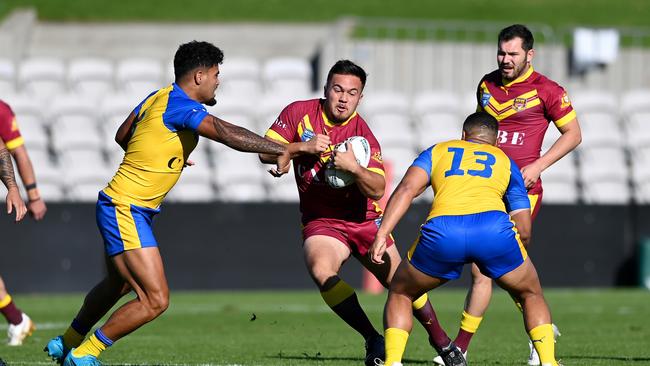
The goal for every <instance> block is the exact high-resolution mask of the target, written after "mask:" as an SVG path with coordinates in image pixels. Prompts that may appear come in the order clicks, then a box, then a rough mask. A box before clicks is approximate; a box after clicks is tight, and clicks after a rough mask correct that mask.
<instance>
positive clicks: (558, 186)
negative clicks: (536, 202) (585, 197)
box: [543, 179, 580, 204]
mask: <svg viewBox="0 0 650 366" xmlns="http://www.w3.org/2000/svg"><path fill="white" fill-rule="evenodd" d="M543 182H544V183H543V184H544V197H543V200H544V204H547V203H550V204H574V203H577V202H578V199H579V197H580V195H579V192H578V187H577V186H576V183H575V182H574V181H572V180H549V179H543Z"/></svg>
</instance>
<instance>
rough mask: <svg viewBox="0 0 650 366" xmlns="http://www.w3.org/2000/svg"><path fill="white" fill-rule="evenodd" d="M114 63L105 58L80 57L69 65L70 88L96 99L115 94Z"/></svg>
mask: <svg viewBox="0 0 650 366" xmlns="http://www.w3.org/2000/svg"><path fill="white" fill-rule="evenodd" d="M114 80H115V70H114V66H113V63H112V62H111V61H110V60H108V59H103V58H90V57H87V58H78V59H73V60H71V61H70V63H69V65H68V85H70V90H71V91H73V92H75V93H78V94H81V95H86V96H89V97H92V98H95V99H99V98H102V97H109V96H112V95H113V94H114V89H115V88H114Z"/></svg>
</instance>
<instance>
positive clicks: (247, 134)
mask: <svg viewBox="0 0 650 366" xmlns="http://www.w3.org/2000/svg"><path fill="white" fill-rule="evenodd" d="M213 124H214V128H215V129H216V130H217V131H218V132H219V135H220V137H221V140H222V142H223V143H224V144H226V145H228V146H229V147H231V148H233V149H235V150H239V151H245V152H256V153H263V154H273V155H281V154H282V153H283V152H284V150H285V149H286V147H285V146H282V145H280V144H277V143H275V142H273V141H269V140H267V139H265V138H264V137H261V136H259V135H257V134H256V133H254V132H251V131H249V130H247V129H245V128H243V127H240V126H237V125H233V124H231V123H228V122H225V121H222V120H220V119H218V118H216V117H213Z"/></svg>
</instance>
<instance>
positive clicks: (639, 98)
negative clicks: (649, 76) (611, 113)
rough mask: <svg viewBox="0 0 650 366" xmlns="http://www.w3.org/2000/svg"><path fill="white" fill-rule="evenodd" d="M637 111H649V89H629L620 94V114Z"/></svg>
mask: <svg viewBox="0 0 650 366" xmlns="http://www.w3.org/2000/svg"><path fill="white" fill-rule="evenodd" d="M638 112H646V113H647V112H650V89H636V90H630V91H628V92H626V93H623V95H622V96H621V105H620V113H621V114H623V115H629V114H632V113H638Z"/></svg>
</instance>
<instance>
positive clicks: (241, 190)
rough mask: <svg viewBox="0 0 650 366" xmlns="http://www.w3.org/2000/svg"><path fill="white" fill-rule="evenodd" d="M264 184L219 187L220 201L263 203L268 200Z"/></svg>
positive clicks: (245, 183)
mask: <svg viewBox="0 0 650 366" xmlns="http://www.w3.org/2000/svg"><path fill="white" fill-rule="evenodd" d="M267 196H268V195H267V193H266V188H265V186H264V184H262V183H261V182H238V183H236V184H234V183H233V184H225V185H222V186H220V187H219V193H218V199H219V201H222V202H261V201H265V200H267Z"/></svg>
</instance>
